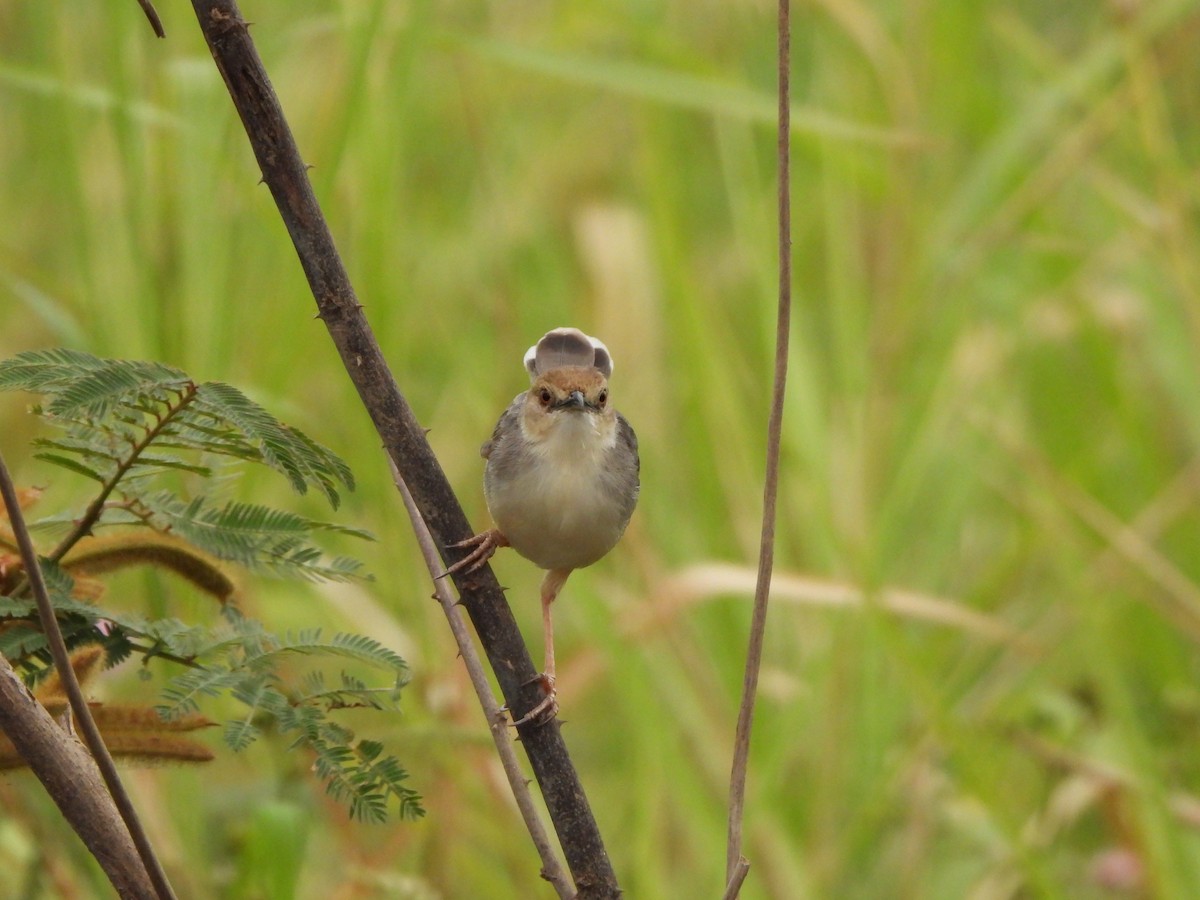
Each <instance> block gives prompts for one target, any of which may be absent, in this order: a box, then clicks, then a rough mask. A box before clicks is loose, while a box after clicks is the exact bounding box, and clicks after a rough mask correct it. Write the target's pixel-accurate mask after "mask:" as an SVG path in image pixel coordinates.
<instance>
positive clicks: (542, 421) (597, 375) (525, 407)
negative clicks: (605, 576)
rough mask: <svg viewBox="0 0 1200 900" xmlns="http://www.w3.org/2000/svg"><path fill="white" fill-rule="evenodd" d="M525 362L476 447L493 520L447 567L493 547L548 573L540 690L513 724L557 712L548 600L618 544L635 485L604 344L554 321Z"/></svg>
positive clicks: (471, 566)
mask: <svg viewBox="0 0 1200 900" xmlns="http://www.w3.org/2000/svg"><path fill="white" fill-rule="evenodd" d="M525 368H526V369H527V370H528V371H529V377H530V379H531V380H532V382H533V383H532V385H531V386H530V388H529V390H528V391H525V392H524V393H522V394H518V395H517V397H516V398H515V399H514V400H513V402H512V403H511V404H509V407H508V409H506V410H505V411H504V415H502V416H501V417H500V421H499V422H497V423H496V428H495V431H493V433H492V439H491V440H490V441H488V442H487V443H486V444H484V445H483V447H482V448H481V450H480V453H481V454H482V455H483V457H484V459H486V460H487V465H486V467H485V469H484V477H483V490H484V496H485V497H486V498H487V505H488V511H489V512H490V513H491V514H492V519H493V521H494V522H495V523H496V527H495V528H492V529H489V530H488V531H485V532H483V533H481V534H477V535H475V536H474V537H473V538H470V539H468V540H466V541H463V542H462V543H460V544H456V545H454V546H456V547H461V548H467V547H469V548H471V552H470V553H468V554H467V555H466V556H465V557H463V558H462V559H460V560H459V561H458V562H456V563H455V564H454V565H452V566H450V568H449V569H448V570H447V574H449V573H450V572H457V571H460V570H465V571H467V572H471V571H474V570H475V569H478V568H479V567H480V566H482V565H483V564H484V563H485V562H486V561H487V560H488V559H489V558H491V556H492V554H494V553H495V552H496V550H497V549H498V548H500V547H512V548H513V549H514V550H516V551H517V552H518V553H520V554H521V555H522V556H523V557H525V558H526V559H528V560H530V561H531V562H533V563H535V564H536V565H538V566H540V567H541V568H543V569H546V570H547V571H546V577H545V578H544V579H543V580H542V627H543V631H544V635H545V642H546V666H545V670H544V671H543V673H542V674H541V675H540V676H539V678H540V680H541V682H542V685H543V688H544V689H545V691H546V697H545V699H544V700H542V702H541V703H539V704H538V705H537V706H536V707H534V708H533V709H532V710H531V711H530V712H529V713H527V714H526V715H525V716H523V717H522V718H521V719H520V720H519V721H518V722H516V724H517V725H521V724H524V723H525V722H528V721H531V720H534V719H539V718H541V717H543V716H547V717H551V716H553V715H554V713H555V712H556V711H557V709H558V704H557V702H556V700H555V690H554V625H553V621H552V619H551V614H550V607H551V605H552V604H553V603H554V600H555V598H556V597H557V596H558V592H559V591H560V590H562V586H563V584H564V583H565V582H566V580H567V576H568V575H570V574H571V572H572V571H574V570H575V569H582V568H583V567H584V566H590V565H591V564H592V563H594V562H596V561H597V560H598V559H600V558H601V557H602V556H604V555H605V554H606V553H608V551H609V550H611V549H612V548H613V547H614V546H615V545H616V543H617V541H618V540H619V539H620V537H621V535H622V534H623V533H624V531H625V526H626V525H627V524H629V517H630V516H631V515H632V514H633V508H634V506H635V505H636V504H637V499H638V490H639V481H638V473H639V462H638V447H637V437H636V435H634V433H633V429H632V428H631V427H630V425H629V423H628V422H627V421H626V420H625V417H624V416H622V415H621V414H620V413H619V412H617V411H616V409H615V408H614V407H613V405H612V403H611V400H610V396H609V387H608V379H609V378H610V377H611V375H612V368H613V366H612V357H611V356H610V355H609V353H608V348H607V347H605V346H604V344H602V343H601V342H600V341H598V340H596V339H595V338H593V337H589V336H588V335H586V334H584V333H583V332H582V331H579V330H578V329H576V328H556V329H554V330H553V331H551V332H548V333H547V334H546V335H545V336H544V337H543V338H542V339H541V340H540V341H538V342H537V344H535V345H534V346H532V347H530V348H529V352H528V353H526V354H525Z"/></svg>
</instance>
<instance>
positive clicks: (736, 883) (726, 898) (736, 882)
mask: <svg viewBox="0 0 1200 900" xmlns="http://www.w3.org/2000/svg"><path fill="white" fill-rule="evenodd" d="M748 874H750V860H748V859H746V857H744V856H742V857H739V858H738V861H737V865H736V866H734V867H733V875H732V876H731V877H730V879H729V884H728V885H726V886H725V893H724V894H722V895H721V900H737V895H738V894H739V893H740V892H741V890H742V883H743V882H744V881H745V880H746V876H747V875H748Z"/></svg>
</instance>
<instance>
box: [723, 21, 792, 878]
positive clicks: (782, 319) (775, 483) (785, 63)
mask: <svg viewBox="0 0 1200 900" xmlns="http://www.w3.org/2000/svg"><path fill="white" fill-rule="evenodd" d="M777 62H778V65H779V129H778V135H777V141H778V146H777V150H778V160H777V165H778V170H779V308H778V314H777V317H776V322H775V379H774V384H773V386H772V390H771V415H770V419H769V421H768V422H767V469H766V478H765V480H764V481H765V483H764V486H763V522H762V540H761V542H760V544H759V554H758V583H757V585H756V586H755V590H754V611H753V613H752V615H751V621H750V645H749V647H748V649H747V651H746V672H745V676H744V678H743V681H742V705H741V708H740V709H739V711H738V722H737V734H736V736H735V738H734V745H733V766H732V771H731V774H730V777H729V843H728V846H727V848H726V856H725V878H726V881H727V883H728V884H729V888H730V890H731V891H732V893H728V892H727V893H726V896H727V897H731V898H733V897H736V896H737V894H738V890H739V886H738V885H737V884H735V883H734V876H735V874H736V872H737V870H738V868H739V867H740V866H741V865H742V864H743V863H744V864H745V865H746V866H747V867H749V863H748V862H747V861H746V860H745V858H744V857H743V856H742V817H743V812H744V807H745V800H746V767H747V764H748V762H749V758H750V731H751V728H752V727H753V724H754V700H755V697H756V695H757V693H758V672H759V669H760V668H761V666H762V648H763V635H764V634H765V632H766V628H767V601H768V599H769V598H770V592H771V571H772V569H773V568H774V565H775V506H776V502H775V501H776V496H777V495H778V492H779V444H780V441H781V436H782V432H783V398H784V390H785V388H786V386H787V360H788V338H789V336H790V329H791V319H792V215H791V199H792V198H791V186H790V179H791V140H790V138H791V114H790V106H789V104H790V103H791V87H790V77H789V74H790V73H789V66H790V63H791V5H790V0H779V19H778V60H777ZM742 878H743V879H744V878H745V873H743V874H742Z"/></svg>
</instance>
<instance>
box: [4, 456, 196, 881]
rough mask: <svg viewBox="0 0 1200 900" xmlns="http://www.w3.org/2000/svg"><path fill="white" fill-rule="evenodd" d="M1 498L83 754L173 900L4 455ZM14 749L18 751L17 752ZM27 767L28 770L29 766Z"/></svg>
mask: <svg viewBox="0 0 1200 900" xmlns="http://www.w3.org/2000/svg"><path fill="white" fill-rule="evenodd" d="M0 494H2V495H3V497H4V505H5V507H6V508H7V509H8V521H9V524H10V525H11V526H12V532H13V536H14V537H15V538H16V539H17V546H18V547H19V548H20V551H21V563H22V565H23V566H24V568H25V577H26V578H27V579H28V583H29V587H30V589H31V590H32V592H33V598H34V601H35V602H36V603H37V609H38V618H39V619H40V620H41V623H42V631H44V632H45V634H46V641H47V642H48V643H49V645H50V655H51V657H53V659H54V668H55V670H56V671H57V672H58V677H59V680H60V681H61V682H62V686H63V689H64V690H65V692H66V695H67V700H68V702H69V703H70V705H71V714H72V716H73V717H74V722H75V724H76V726H77V727H78V728H79V731H80V733H81V734H82V735H83V741H84V743H85V744H86V745H87V748H88V750H89V751H91V754H92V758H93V759H94V760H95V761H96V765H97V766H98V767H99V769H100V774H101V775H102V776H103V778H104V784H105V785H106V786H107V788H108V792H109V794H110V795H112V799H113V802H114V803H115V804H116V807H117V810H118V811H119V812H120V814H121V818H122V819H124V821H125V825H126V827H127V828H128V829H129V834H130V836H131V837H132V839H133V844H134V846H135V847H136V848H137V854H138V856H140V857H141V860H142V864H143V865H144V866H145V868H146V873H147V874H148V875H149V878H150V882H151V884H152V885H153V887H154V890H155V892H156V894H157V896H158V897H159V898H162V900H167V898H172V900H173V898H174V897H175V893H174V891H172V890H171V884H170V882H169V881H167V875H166V873H165V872H164V871H163V868H162V865H161V864H160V863H159V861H158V857H157V856H155V855H154V849H153V847H151V846H150V838H149V837H148V836H147V835H146V831H145V829H144V828H142V823H141V821H140V820H139V819H138V815H137V810H136V809H134V806H133V801H131V800H130V799H129V794H128V793H126V791H125V786H124V785H123V784H122V783H121V778H120V776H119V775H118V774H117V767H116V764H115V763H114V762H113V758H112V756H111V755H110V754H109V752H108V748H107V747H106V746H105V745H104V738H102V737H101V736H100V729H99V728H97V727H96V721H95V719H93V718H92V711H91V709H90V708H89V707H88V704H87V699H86V698H85V697H84V696H83V689H82V688H81V687H80V686H79V679H78V678H76V677H75V669H74V668H73V667H72V666H71V658H70V655H69V654H68V653H67V645H66V642H65V641H64V640H63V636H62V631H61V630H60V629H59V627H58V619H57V617H56V616H55V614H54V606H53V605H52V604H51V602H50V594H49V592H48V591H47V590H46V581H45V578H44V577H43V576H42V567H41V565H40V563H39V562H38V558H37V551H36V550H35V549H34V547H33V541H32V540H31V539H30V537H29V529H28V528H27V527H26V525H25V516H24V514H23V513H22V512H21V505H20V501H19V500H18V499H17V490H16V487H15V486H14V485H13V481H12V478H11V476H10V475H9V474H8V466H7V465H5V462H4V457H3V455H0ZM9 737H10V738H12V737H13V736H12V735H9ZM16 743H17V741H16V740H15V738H14V739H13V744H14V745H15V744H16ZM18 749H20V748H19V747H18ZM30 762H31V764H32V760H31V761H30ZM64 812H65V810H64Z"/></svg>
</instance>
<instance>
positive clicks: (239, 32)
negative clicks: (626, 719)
mask: <svg viewBox="0 0 1200 900" xmlns="http://www.w3.org/2000/svg"><path fill="white" fill-rule="evenodd" d="M192 6H193V8H194V9H195V12H196V17H197V19H198V20H199V22H200V27H201V29H202V30H203V32H204V37H205V40H206V41H207V42H208V46H209V50H210V51H211V52H212V56H213V60H214V61H215V62H216V64H217V68H218V69H219V70H220V72H221V76H222V77H223V78H224V80H225V84H226V86H227V87H228V89H229V93H230V96H231V97H232V98H233V101H234V105H235V106H236V107H237V110H238V114H239V115H240V116H241V119H242V124H243V125H244V126H245V129H246V134H247V136H248V138H249V140H250V144H251V146H252V148H253V150H254V154H255V157H256V158H257V160H258V163H259V166H260V167H261V169H262V177H263V181H264V182H265V183H266V185H267V187H268V188H269V189H270V191H271V195H272V196H273V197H274V199H275V203H276V206H277V207H278V209H279V213H280V216H281V217H282V219H283V221H284V224H285V226H286V227H287V230H288V233H289V235H290V236H291V238H292V242H293V244H294V245H295V248H296V253H297V255H298V256H299V257H300V264H301V266H302V267H303V269H304V272H305V275H306V276H307V278H308V282H309V286H310V288H311V289H312V292H313V296H314V298H315V299H316V302H317V309H318V315H319V317H320V318H321V320H322V321H323V322H324V323H325V327H326V328H327V329H328V330H329V335H330V337H331V338H332V340H333V342H334V345H335V346H336V348H337V350H338V353H339V354H340V355H341V358H342V362H343V364H344V365H345V367H346V371H347V373H348V374H349V375H350V379H351V381H352V382H353V383H354V386H355V388H356V389H357V390H358V394H359V397H360V399H361V401H362V403H363V406H364V407H365V408H366V411H367V413H368V414H369V415H370V417H371V420H372V422H373V423H374V425H375V428H376V430H377V431H378V433H379V436H380V438H381V440H382V442H383V446H384V449H385V451H386V452H387V454H388V456H389V457H391V459H392V460H394V461H395V463H396V465H397V467H398V468H399V470H400V473H401V476H402V478H403V480H404V483H405V484H406V485H407V486H408V488H409V490H410V491H411V492H412V497H413V501H414V503H415V504H416V506H417V509H418V510H419V511H420V513H421V517H422V518H423V519H424V520H425V522H426V524H427V525H428V527H429V531H430V534H431V535H432V537H433V540H434V543H435V545H436V546H437V548H438V552H439V553H440V554H441V556H442V559H443V560H444V561H445V560H446V559H447V551H446V548H447V547H448V546H449V545H451V544H454V543H457V542H459V541H462V540H465V539H466V538H468V537H470V536H471V535H472V534H473V530H472V529H471V527H470V523H469V522H468V521H467V518H466V515H465V514H464V513H463V511H462V507H461V506H460V504H459V502H458V499H457V497H456V496H455V494H454V492H453V490H452V489H451V487H450V484H449V482H448V481H447V480H446V476H445V474H444V473H443V472H442V469H441V466H440V464H439V463H438V461H437V458H436V457H435V456H434V454H433V450H432V449H431V448H430V446H429V442H428V441H427V440H426V437H425V432H424V429H423V428H422V427H421V425H420V423H419V422H418V421H417V418H416V416H415V415H414V413H413V411H412V409H411V407H409V405H408V401H407V400H406V399H405V398H404V396H403V395H402V394H401V393H400V390H399V388H398V386H397V385H396V382H395V379H394V378H393V376H392V374H391V370H390V369H389V368H388V365H387V362H386V360H385V359H384V356H383V353H382V352H381V350H380V348H379V344H378V342H377V341H376V339H375V335H374V333H373V332H372V330H371V328H370V326H369V325H368V323H367V321H366V317H365V316H364V314H363V311H362V307H361V306H360V304H359V302H358V298H357V297H356V296H355V293H354V289H353V287H352V286H351V284H350V279H349V276H348V275H347V273H346V269H345V267H344V265H343V264H342V261H341V258H340V256H339V255H338V252H337V249H336V247H335V246H334V242H333V237H332V235H331V234H330V232H329V226H328V224H327V223H326V221H325V218H324V216H323V215H322V213H321V209H320V207H319V205H318V204H317V200H316V197H315V195H314V193H313V189H312V185H311V183H310V182H309V179H308V173H307V167H306V166H305V163H304V161H303V160H302V159H301V157H300V152H299V150H298V148H297V147H296V143H295V140H294V138H293V137H292V134H291V129H290V128H289V127H288V124H287V120H286V119H285V117H284V115H283V110H282V108H281V107H280V104H279V100H278V98H277V97H276V96H275V91H274V89H273V88H272V86H271V83H270V80H269V78H268V77H267V73H266V70H265V69H264V68H263V65H262V61H261V60H260V59H259V56H258V52H257V50H256V49H255V47H254V43H253V41H251V39H250V35H249V33H248V28H247V25H246V22H245V20H244V19H243V18H242V15H241V13H240V11H239V10H238V7H237V4H236V3H234V2H232V0H192ZM455 584H456V586H457V587H458V590H459V594H460V596H461V597H462V605H463V607H464V608H465V609H466V611H467V614H468V615H469V616H470V618H471V622H472V624H473V625H474V626H475V631H476V634H477V635H478V636H479V641H480V644H481V645H482V646H483V649H484V651H485V653H486V654H487V657H488V661H489V663H490V664H491V666H492V670H493V671H494V672H495V675H496V680H497V682H498V684H499V685H500V689H501V692H502V693H503V695H504V700H505V703H506V705H507V706H508V707H509V708H510V709H511V710H513V711H514V712H515V713H516V714H517V715H518V716H519V715H522V714H524V712H525V711H527V710H529V709H531V708H532V707H533V706H534V705H536V703H538V702H539V701H540V700H541V689H540V688H539V686H538V684H537V682H536V678H535V676H536V674H537V671H536V669H535V668H534V665H533V660H532V659H531V658H530V655H529V651H528V649H527V648H526V646H525V643H524V641H523V640H522V638H521V633H520V630H519V629H518V628H517V624H516V620H515V619H514V618H513V615H512V611H511V610H510V609H509V607H508V603H507V602H506V601H505V599H504V595H503V593H502V591H501V590H500V586H499V584H498V583H497V581H496V578H495V575H494V574H493V573H492V571H491V569H490V568H489V567H486V566H485V567H484V568H482V569H480V570H478V571H476V572H471V573H469V574H460V575H456V577H455ZM518 732H519V734H520V737H521V744H522V746H523V747H524V748H525V752H526V754H527V756H528V757H529V762H530V766H531V767H532V769H533V773H534V777H535V778H536V779H537V781H538V784H539V786H540V787H541V790H542V795H543V797H544V798H545V801H546V808H547V810H548V811H549V813H550V818H551V821H552V822H553V824H554V827H555V830H556V831H557V833H558V838H559V843H560V845H561V846H562V848H563V853H564V855H565V856H566V860H567V865H568V867H569V868H570V870H571V874H572V876H573V877H574V879H575V886H576V889H577V890H578V894H577V896H578V897H579V898H580V900H587V898H602V897H603V898H609V897H613V898H615V897H617V896H618V895H619V894H620V888H619V887H618V886H617V879H616V875H615V873H614V872H613V869H612V864H611V862H610V861H609V859H608V854H607V852H606V851H605V849H604V843H603V840H602V838H601V836H600V830H599V828H598V826H597V824H596V821H595V818H594V817H593V815H592V812H591V808H590V806H589V805H588V802H587V798H586V796H585V794H584V792H583V785H582V784H581V783H580V781H579V776H578V774H577V773H576V771H575V769H574V766H573V765H572V763H571V759H570V756H569V754H568V752H567V748H566V744H565V743H564V742H563V739H562V735H561V733H560V731H559V723H558V722H557V721H553V722H550V723H548V724H545V725H541V724H535V723H532V722H531V723H529V724H528V725H525V726H522V727H521V728H519V729H518Z"/></svg>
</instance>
